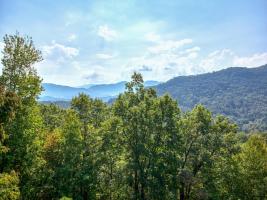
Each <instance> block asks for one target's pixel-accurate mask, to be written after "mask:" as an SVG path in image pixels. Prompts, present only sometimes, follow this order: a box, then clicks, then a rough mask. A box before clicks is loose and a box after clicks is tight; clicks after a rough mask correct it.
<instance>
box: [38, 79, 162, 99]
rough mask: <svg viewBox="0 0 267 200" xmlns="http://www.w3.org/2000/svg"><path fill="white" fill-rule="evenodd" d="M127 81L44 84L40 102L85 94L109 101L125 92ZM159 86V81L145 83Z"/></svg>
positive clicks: (147, 85)
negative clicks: (81, 84) (71, 84)
mask: <svg viewBox="0 0 267 200" xmlns="http://www.w3.org/2000/svg"><path fill="white" fill-rule="evenodd" d="M125 84H126V81H121V82H118V83H112V84H87V85H83V86H80V87H70V86H65V85H57V84H53V83H43V84H42V86H43V88H44V91H43V92H42V94H41V95H40V97H39V98H40V101H52V102H54V101H67V100H70V99H71V98H72V97H74V96H77V95H78V94H79V93H85V94H88V95H90V96H91V97H93V98H101V99H102V100H104V101H108V100H109V99H110V98H114V97H116V96H117V95H118V94H119V93H122V92H123V91H124V90H125ZM157 84H159V82H157V81H151V80H150V81H145V86H146V87H152V86H155V85H157Z"/></svg>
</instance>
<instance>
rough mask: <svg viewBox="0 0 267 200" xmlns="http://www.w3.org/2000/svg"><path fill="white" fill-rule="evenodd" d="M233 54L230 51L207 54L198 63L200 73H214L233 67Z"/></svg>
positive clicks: (224, 50) (223, 50)
mask: <svg viewBox="0 0 267 200" xmlns="http://www.w3.org/2000/svg"><path fill="white" fill-rule="evenodd" d="M234 56H235V53H234V52H233V51H231V50H230V49H222V50H216V51H213V52H211V53H210V54H208V56H207V57H205V58H204V59H202V60H201V61H200V63H199V66H200V68H202V69H201V70H202V72H210V71H216V70H220V69H224V68H227V67H233V59H234Z"/></svg>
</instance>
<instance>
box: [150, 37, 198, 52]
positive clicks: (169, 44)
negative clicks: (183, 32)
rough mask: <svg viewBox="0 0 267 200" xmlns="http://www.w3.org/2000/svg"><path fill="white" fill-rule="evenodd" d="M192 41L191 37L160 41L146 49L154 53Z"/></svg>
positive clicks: (174, 48) (170, 49) (176, 47)
mask: <svg viewBox="0 0 267 200" xmlns="http://www.w3.org/2000/svg"><path fill="white" fill-rule="evenodd" d="M192 42H193V40H192V39H183V40H166V41H160V42H158V44H156V45H154V46H151V47H149V48H148V51H149V52H150V53H154V54H159V53H164V52H166V51H174V50H176V49H178V48H180V47H182V46H184V45H186V44H191V43H192Z"/></svg>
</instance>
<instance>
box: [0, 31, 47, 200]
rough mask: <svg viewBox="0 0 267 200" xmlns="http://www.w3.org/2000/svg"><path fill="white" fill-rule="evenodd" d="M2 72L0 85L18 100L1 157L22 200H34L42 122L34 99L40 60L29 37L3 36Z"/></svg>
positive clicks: (36, 92)
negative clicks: (14, 176)
mask: <svg viewBox="0 0 267 200" xmlns="http://www.w3.org/2000/svg"><path fill="white" fill-rule="evenodd" d="M4 44H5V46H4V50H3V58H2V64H3V71H2V75H1V77H0V83H1V84H2V85H3V86H4V87H5V89H6V91H8V92H13V93H15V94H16V95H17V96H18V97H19V98H20V100H21V106H20V108H19V109H18V110H17V113H16V116H15V118H14V120H13V121H12V122H11V123H9V124H8V126H7V127H6V130H7V132H8V133H9V137H8V139H7V140H6V144H7V146H8V148H9V149H10V150H9V151H8V152H7V154H5V155H4V159H5V161H6V162H5V164H4V170H12V169H14V170H15V171H16V172H18V173H19V176H20V177H19V178H20V186H21V192H22V196H23V198H27V199H31V198H35V197H34V194H35V193H36V192H33V191H35V190H38V188H36V187H34V185H35V184H36V181H38V177H37V176H38V169H39V167H40V165H42V162H43V161H42V159H41V155H40V153H41V151H40V150H41V144H42V143H41V140H40V139H41V136H42V119H41V117H40V113H39V108H38V107H37V101H36V98H37V96H38V95H39V94H40V92H41V90H42V87H41V79H40V78H39V76H38V75H37V73H36V70H35V69H34V66H33V65H34V64H36V63H37V62H39V61H41V60H42V57H41V53H40V51H39V50H37V49H36V48H35V47H34V44H33V41H32V39H31V38H30V37H27V36H25V37H23V36H20V35H19V34H18V33H16V34H15V35H6V36H5V37H4Z"/></svg>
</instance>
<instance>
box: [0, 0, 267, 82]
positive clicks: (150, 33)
mask: <svg viewBox="0 0 267 200" xmlns="http://www.w3.org/2000/svg"><path fill="white" fill-rule="evenodd" d="M16 30H17V31H19V32H20V33H21V34H27V35H30V36H32V37H33V40H34V42H35V45H36V47H37V48H39V49H40V50H41V51H42V53H43V57H44V61H43V62H42V63H39V64H37V65H36V68H37V70H38V73H39V74H40V75H41V76H42V77H43V79H44V82H52V83H57V84H65V85H72V86H77V85H82V84H86V83H111V82H116V81H121V80H129V78H130V75H131V73H132V72H133V71H139V72H141V73H142V74H143V76H144V79H145V80H158V81H166V80H168V79H170V78H172V77H174V76H179V75H191V74H199V73H205V72H211V71H216V70H220V69H223V68H227V67H234V66H247V67H256V66H260V65H263V64H265V63H267V37H266V35H267V1H266V0H234V1H233V0H183V1H182V0H180V1H178V0H176V1H175V0H120V1H119V0H109V1H107V0H106V1H104V0H95V1H93V0H88V1H86V0H76V1H73V0H72V1H70V0H69V1H68V0H57V1H55V0H25V1H22V0H0V37H1V38H2V37H3V36H4V34H6V33H7V34H13V33H15V32H16ZM0 48H3V43H0Z"/></svg>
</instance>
